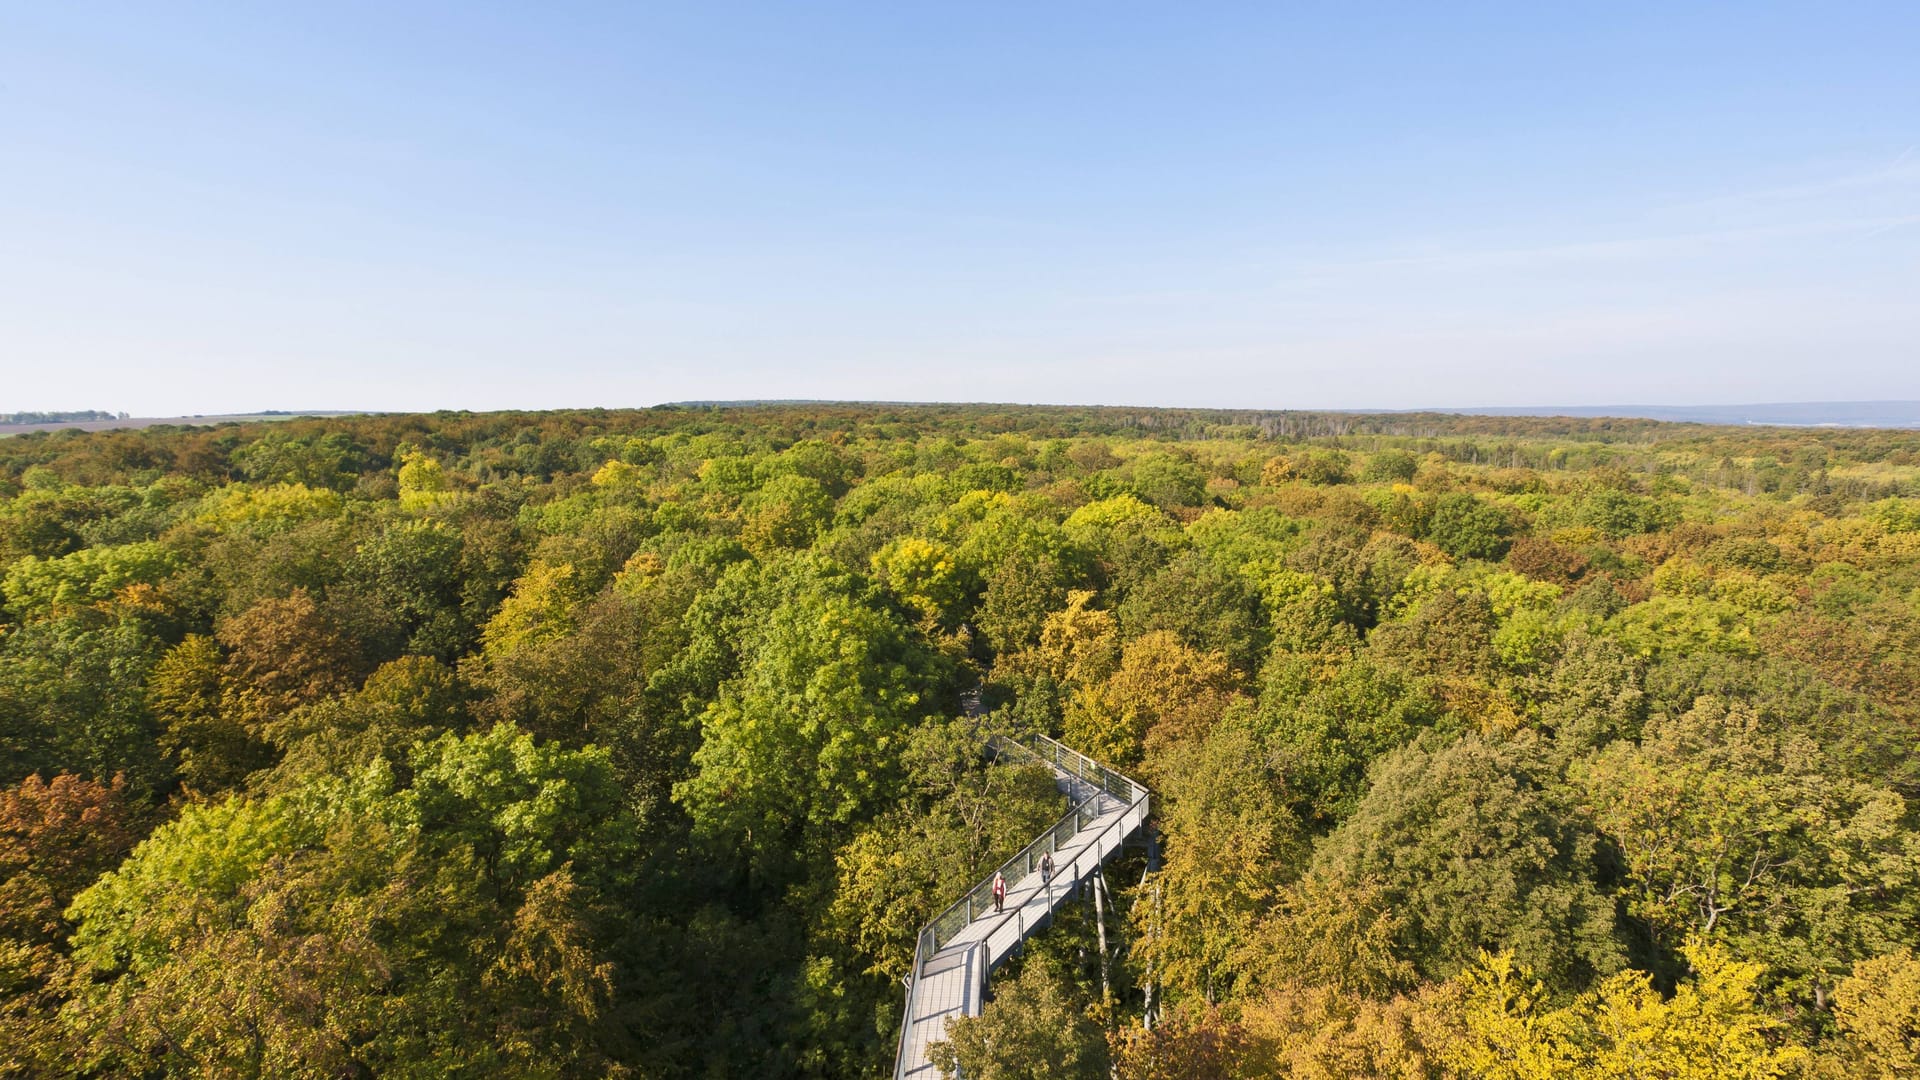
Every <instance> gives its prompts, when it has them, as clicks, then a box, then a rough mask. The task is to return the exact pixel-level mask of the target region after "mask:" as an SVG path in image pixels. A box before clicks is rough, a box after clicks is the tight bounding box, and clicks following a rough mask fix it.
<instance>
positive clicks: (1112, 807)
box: [893, 735, 1148, 1080]
mask: <svg viewBox="0 0 1920 1080" xmlns="http://www.w3.org/2000/svg"><path fill="white" fill-rule="evenodd" d="M987 749H988V752H990V753H992V754H993V755H994V756H995V757H996V758H999V759H1003V760H1027V761H1037V762H1040V763H1042V764H1044V765H1047V766H1048V767H1050V768H1051V769H1053V772H1054V776H1055V778H1056V780H1055V782H1056V783H1057V784H1058V785H1059V787H1060V790H1061V791H1063V792H1065V793H1066V795H1067V797H1068V799H1069V800H1070V801H1071V803H1072V807H1071V808H1070V809H1069V810H1068V811H1067V814H1066V816H1065V817H1063V818H1061V819H1060V821H1059V822H1058V823H1057V824H1055V825H1054V826H1053V827H1052V828H1050V829H1048V830H1047V831H1046V832H1044V833H1041V834H1040V836H1039V837H1038V838H1036V839H1035V840H1034V841H1033V842H1032V843H1030V844H1028V845H1027V846H1026V847H1025V848H1022V849H1021V850H1020V852H1019V854H1017V855H1015V856H1014V857H1013V858H1011V859H1008V860H1007V861H1006V862H1004V863H1002V864H1001V865H1000V866H999V867H998V869H997V871H996V872H998V873H1000V874H1004V875H1005V876H1006V882H1007V892H1006V901H1005V904H1004V905H1003V907H1002V910H1000V911H997V912H996V911H995V910H994V906H993V877H994V875H993V874H988V875H987V876H986V877H985V878H984V879H982V880H981V882H980V883H979V884H977V885H975V886H974V887H973V888H972V889H969V890H968V891H967V893H966V894H965V895H964V896H962V897H961V898H960V899H959V900H956V901H954V903H953V905H952V906H951V907H949V908H947V909H946V910H945V911H943V912H941V913H940V914H938V915H936V916H934V917H933V920H932V921H931V922H929V923H927V925H926V926H925V927H923V928H921V930H920V937H919V940H918V941H917V942H916V943H915V946H914V950H913V968H912V970H911V971H909V972H908V974H907V1009H906V1017H905V1019H904V1021H903V1022H902V1023H901V1025H900V1049H899V1054H898V1057H897V1058H896V1059H895V1064H894V1070H893V1075H894V1077H895V1080H938V1077H939V1076H940V1070H939V1069H938V1068H936V1067H935V1066H934V1065H933V1063H932V1062H931V1061H930V1060H929V1059H928V1056H927V1053H928V1049H929V1048H930V1047H931V1046H932V1045H933V1044H934V1043H936V1042H939V1041H941V1040H942V1039H945V1038H946V1033H947V1021H948V1020H950V1019H952V1018H953V1017H956V1016H978V1015H980V1008H981V1006H982V1005H983V1004H984V1003H985V998H986V990H987V976H988V974H989V973H990V972H992V971H993V969H994V968H995V967H996V966H998V965H999V963H1000V962H1001V961H1002V960H1004V959H1006V957H1007V954H1008V953H1010V952H1012V951H1013V949H1014V947H1015V946H1017V945H1019V944H1020V943H1021V942H1022V941H1024V940H1025V939H1026V937H1027V935H1028V934H1030V933H1032V932H1034V931H1035V930H1037V929H1039V928H1040V927H1042V926H1044V925H1045V924H1046V923H1047V922H1048V921H1049V920H1050V919H1051V917H1052V915H1053V912H1054V910H1055V909H1056V908H1057V907H1059V906H1060V905H1061V904H1062V903H1065V902H1066V901H1067V900H1068V899H1070V898H1071V897H1072V896H1073V895H1074V893H1075V892H1076V891H1077V890H1078V889H1079V887H1080V886H1081V885H1082V884H1084V883H1085V882H1086V881H1087V880H1088V879H1089V878H1091V877H1092V876H1093V874H1094V872H1095V871H1097V870H1098V869H1099V868H1100V864H1101V862H1102V861H1104V860H1105V859H1106V858H1107V857H1108V856H1109V855H1112V854H1113V853H1114V852H1116V851H1118V850H1120V848H1121V846H1122V845H1124V844H1125V843H1126V842H1127V840H1128V839H1129V838H1131V837H1132V836H1133V835H1134V834H1135V833H1137V832H1139V831H1140V829H1141V828H1142V827H1143V826H1144V825H1145V824H1146V820H1147V808H1148V806H1147V800H1148V792H1147V789H1146V788H1144V787H1141V786H1140V785H1139V784H1137V783H1135V782H1134V781H1132V780H1129V779H1127V778H1126V777H1124V776H1122V775H1120V774H1119V773H1117V772H1114V771H1113V770H1112V769H1109V768H1107V767H1106V766H1104V765H1101V764H1100V763H1099V762H1097V761H1094V760H1093V759H1092V758H1089V757H1087V756H1086V755H1085V754H1082V753H1079V752H1078V751H1075V750H1070V749H1068V748H1067V747H1065V746H1062V745H1060V744H1059V743H1057V742H1055V741H1053V740H1052V739H1049V738H1047V737H1045V736H1034V737H1033V738H1031V739H1029V740H1026V741H1016V740H1014V739H1010V738H1007V737H1005V736H1000V735H996V736H994V737H993V738H992V739H989V740H988V743H987ZM1047 855H1052V856H1053V876H1052V877H1051V878H1050V879H1048V880H1045V881H1043V880H1041V877H1042V875H1041V872H1040V865H1041V860H1042V858H1044V857H1045V856H1047Z"/></svg>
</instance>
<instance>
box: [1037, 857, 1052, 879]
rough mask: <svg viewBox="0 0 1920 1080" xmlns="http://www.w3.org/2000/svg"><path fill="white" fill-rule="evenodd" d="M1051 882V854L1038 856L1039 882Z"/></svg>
mask: <svg viewBox="0 0 1920 1080" xmlns="http://www.w3.org/2000/svg"><path fill="white" fill-rule="evenodd" d="M1052 880H1053V852H1051V851H1049V852H1047V853H1046V854H1045V855H1042V856H1040V882H1041V884H1043V885H1044V884H1046V883H1048V882H1050V881H1052Z"/></svg>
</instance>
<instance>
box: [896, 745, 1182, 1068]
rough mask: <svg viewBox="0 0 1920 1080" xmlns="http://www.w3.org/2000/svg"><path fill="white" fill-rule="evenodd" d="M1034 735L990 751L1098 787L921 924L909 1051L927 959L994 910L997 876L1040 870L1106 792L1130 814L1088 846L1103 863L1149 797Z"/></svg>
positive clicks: (904, 1024) (1076, 864)
mask: <svg viewBox="0 0 1920 1080" xmlns="http://www.w3.org/2000/svg"><path fill="white" fill-rule="evenodd" d="M1032 739H1033V741H1034V744H1035V745H1031V746H1030V745H1027V744H1026V743H1023V742H1021V741H1019V740H1016V739H1012V738H1008V737H1007V736H1004V735H995V736H993V737H992V738H990V739H988V740H987V750H988V752H989V753H991V754H992V755H993V756H994V757H995V759H996V760H997V759H999V758H1001V757H1003V756H1005V757H1015V758H1025V759H1028V760H1031V761H1035V762H1038V763H1040V764H1044V765H1048V766H1050V767H1052V768H1053V769H1055V770H1056V771H1058V772H1061V773H1064V774H1066V775H1067V776H1070V777H1073V778H1074V779H1076V780H1079V781H1081V782H1082V783H1084V784H1086V785H1088V786H1090V787H1091V788H1092V789H1093V791H1092V793H1091V794H1087V795H1086V796H1085V797H1084V798H1079V799H1076V800H1074V801H1073V804H1072V807H1071V808H1070V809H1069V810H1068V811H1067V812H1066V814H1065V815H1064V816H1063V817H1061V818H1060V820H1059V821H1057V822H1055V823H1054V825H1053V827H1051V828H1049V829H1048V830H1047V831H1045V832H1043V833H1041V834H1040V835H1039V836H1038V837H1036V838H1035V839H1034V840H1033V842H1031V843H1029V844H1028V845H1027V846H1026V847H1024V848H1021V849H1020V851H1019V852H1017V853H1016V854H1015V855H1014V856H1013V857H1012V858H1010V859H1008V860H1007V861H1005V862H1003V863H1001V864H1000V865H999V866H998V867H996V868H995V869H994V871H993V872H992V873H989V874H988V875H987V876H986V877H985V878H983V879H981V881H980V883H979V884H978V885H975V886H974V887H973V888H971V889H969V890H967V892H966V894H965V895H963V896H961V898H960V899H958V900H956V901H954V902H953V903H952V904H949V905H948V906H947V908H946V910H944V911H942V912H941V913H940V914H938V915H935V916H934V917H933V918H932V919H930V920H928V921H927V924H926V925H925V926H923V927H921V928H920V933H919V936H918V938H917V939H916V940H915V942H914V950H913V966H912V967H911V968H909V969H908V971H907V978H906V985H907V1003H906V1012H905V1014H904V1015H903V1016H902V1017H901V1022H900V1045H901V1048H902V1050H903V1051H904V1049H905V1046H906V1039H907V1032H908V1029H909V1028H910V1027H911V1026H912V1024H913V989H914V984H915V983H916V982H917V981H918V980H919V977H920V966H921V964H922V963H924V962H925V959H926V958H927V957H930V956H932V955H933V954H935V953H937V952H939V951H940V950H941V949H942V948H944V947H945V946H946V945H947V943H948V942H950V941H952V940H953V939H954V938H955V937H957V936H959V934H960V932H961V931H963V930H965V929H966V928H967V927H969V926H971V925H973V922H974V919H975V918H976V917H978V916H980V915H983V914H986V913H988V912H991V911H992V910H993V879H994V877H995V876H997V875H1004V876H1005V878H1006V880H1007V881H1009V882H1015V881H1019V880H1021V879H1023V878H1025V877H1026V876H1027V875H1029V874H1031V873H1033V871H1034V868H1035V867H1037V866H1039V865H1040V860H1041V859H1042V858H1043V857H1045V856H1047V855H1050V854H1052V853H1053V852H1056V851H1059V850H1060V849H1061V847H1062V846H1063V845H1065V844H1067V843H1068V842H1069V841H1071V840H1072V839H1073V838H1074V837H1075V836H1077V835H1078V834H1079V833H1080V831H1081V830H1082V829H1085V828H1086V827H1087V826H1088V825H1090V824H1092V823H1093V822H1094V821H1096V820H1098V819H1099V818H1100V816H1101V815H1100V811H1099V809H1098V803H1099V801H1100V798H1101V796H1102V795H1105V796H1110V797H1112V798H1115V799H1119V800H1121V801H1122V802H1124V803H1125V804H1126V809H1127V811H1129V813H1123V814H1121V815H1120V817H1118V818H1115V819H1114V820H1113V821H1112V822H1110V823H1108V825H1107V827H1106V828H1105V829H1102V830H1101V832H1100V835H1099V836H1096V837H1094V839H1093V841H1092V842H1091V843H1090V844H1089V845H1087V846H1088V847H1090V848H1092V849H1094V861H1095V862H1096V863H1098V862H1099V861H1100V854H1099V851H1098V848H1099V846H1100V844H1101V842H1102V841H1104V840H1105V839H1106V836H1107V834H1108V833H1110V832H1112V831H1113V830H1114V829H1115V828H1118V827H1120V826H1121V825H1122V824H1124V823H1125V822H1126V820H1127V818H1128V817H1129V816H1130V812H1131V811H1132V810H1134V809H1135V808H1137V807H1139V806H1141V804H1143V803H1145V802H1146V800H1147V798H1148V792H1147V789H1146V788H1144V787H1141V786H1140V785H1139V784H1136V783H1134V782H1133V781H1132V780H1129V779H1128V778H1126V777H1125V776H1122V775H1120V774H1119V773H1117V772H1114V771H1113V770H1112V769H1109V768H1107V767H1106V766H1105V765H1102V764H1100V763H1099V762H1097V761H1095V760H1093V759H1092V758H1090V757H1088V756H1087V755H1085V754H1082V753H1080V752H1079V751H1078V750H1074V749H1071V748H1069V747H1066V746H1063V745H1061V744H1060V743H1058V742H1055V741H1054V740H1052V739H1049V738H1047V737H1046V736H1045V735H1035V736H1032ZM1076 794H1078V793H1076ZM1080 873H1081V868H1080V860H1079V858H1078V857H1076V858H1075V859H1074V860H1073V862H1072V863H1071V864H1070V865H1069V866H1067V867H1062V868H1058V869H1056V870H1055V873H1054V880H1055V881H1058V880H1062V879H1064V880H1066V881H1070V882H1071V881H1077V880H1078V879H1079V876H1080ZM1048 891H1049V895H1051V892H1052V890H1051V888H1049V890H1048ZM1049 907H1051V903H1049ZM1017 917H1019V911H1018V909H1017V908H1016V910H1015V911H1013V912H1007V913H1004V915H1003V917H1002V919H1001V920H1000V924H999V925H1005V923H1006V921H1007V920H1008V919H1013V918H1017ZM998 928H999V927H998V926H996V927H995V930H998ZM1020 929H1021V936H1022V937H1024V936H1025V932H1026V926H1025V924H1024V922H1023V923H1022V924H1021V927H1020ZM993 933H994V931H989V932H988V935H987V936H988V937H989V938H990V937H991V936H992V934H993ZM904 1065H905V1054H904V1053H900V1054H898V1055H896V1057H895V1060H894V1075H895V1077H896V1078H897V1077H899V1076H901V1075H902V1072H901V1070H902V1068H903V1066H904Z"/></svg>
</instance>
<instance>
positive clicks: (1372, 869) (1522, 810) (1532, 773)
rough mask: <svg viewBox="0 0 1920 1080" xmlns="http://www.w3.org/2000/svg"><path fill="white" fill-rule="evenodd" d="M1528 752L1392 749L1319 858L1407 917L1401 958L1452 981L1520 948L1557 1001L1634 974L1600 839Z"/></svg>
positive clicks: (1492, 747) (1331, 872) (1489, 746)
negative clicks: (1603, 878) (1601, 872)
mask: <svg viewBox="0 0 1920 1080" xmlns="http://www.w3.org/2000/svg"><path fill="white" fill-rule="evenodd" d="M1541 768H1542V763H1541V762H1540V760H1539V756H1538V753H1537V751H1535V750H1533V749H1531V748H1530V747H1529V746H1528V745H1526V744H1525V743H1524V742H1523V743H1519V744H1514V743H1501V742H1495V741H1492V740H1489V739H1487V738H1485V737H1483V736H1479V735H1474V734H1469V735H1465V736H1462V737H1461V738H1460V739H1459V740H1457V741H1456V742H1454V743H1453V744H1452V745H1450V746H1447V747H1445V748H1443V749H1439V750H1429V749H1426V748H1423V747H1421V746H1419V745H1418V744H1415V745H1412V746H1407V747H1403V748H1401V749H1399V750H1395V751H1392V752H1390V753H1388V754H1387V755H1386V756H1384V757H1383V758H1381V759H1380V761H1379V762H1378V763H1377V764H1376V765H1375V766H1374V768H1373V770H1372V771H1371V772H1370V774H1369V784H1368V788H1367V793H1366V795H1365V796H1364V797H1363V798H1362V799H1361V800H1360V802H1359V804H1358V805H1357V806H1356V807H1355V808H1354V811H1353V813H1352V815H1351V816H1349V817H1348V818H1347V820H1346V821H1345V822H1344V823H1342V824H1341V826H1340V827H1339V828H1338V829H1336V830H1334V832H1333V833H1332V834H1331V835H1329V836H1328V837H1327V839H1326V841H1325V842H1324V843H1322V844H1321V845H1320V846H1319V847H1318V848H1317V849H1316V850H1315V852H1314V863H1313V865H1314V868H1315V870H1316V872H1318V873H1320V874H1322V875H1324V876H1326V877H1329V878H1332V879H1334V880H1338V881H1342V882H1346V883H1348V884H1350V885H1354V884H1357V883H1359V882H1363V881H1373V882H1377V883H1378V885H1379V887H1380V889H1381V890H1382V892H1383V894H1384V896H1385V897H1386V898H1387V900H1388V902H1389V903H1390V904H1391V905H1392V906H1393V908H1394V910H1395V911H1396V912H1397V913H1399V914H1400V916H1401V917H1402V918H1403V919H1404V924H1403V929H1402V931H1401V933H1400V935H1399V937H1398V941H1397V945H1398V951H1399V954H1400V955H1402V956H1404V957H1406V958H1407V959H1408V960H1409V961H1411V962H1412V963H1413V964H1414V965H1415V967H1416V968H1418V970H1419V971H1420V973H1421V975H1422V976H1424V977H1426V978H1445V977H1447V976H1449V975H1452V974H1454V973H1456V972H1459V971H1461V970H1463V969H1465V968H1466V967H1468V966H1469V965H1471V964H1472V963H1473V960H1474V958H1475V957H1476V956H1477V955H1478V954H1479V951H1480V950H1482V949H1487V948H1499V949H1510V950H1512V951H1513V952H1514V954H1515V955H1516V956H1518V957H1521V958H1524V962H1526V963H1527V964H1528V966H1529V967H1532V968H1534V969H1535V970H1537V971H1541V972H1543V973H1545V975H1546V978H1547V980H1548V983H1549V985H1551V986H1552V987H1554V988H1555V990H1557V991H1567V990H1574V989H1578V988H1580V987H1582V986H1584V985H1586V984H1587V983H1588V982H1589V981H1590V980H1592V979H1594V978H1596V977H1599V976H1605V975H1608V974H1611V973H1612V972H1614V971H1617V970H1619V968H1620V967H1621V966H1622V965H1623V963H1624V956H1623V954H1622V950H1621V947H1620V944H1619V942H1618V941H1617V940H1616V938H1615V933H1614V919H1613V903H1612V900H1611V899H1610V898H1609V897H1608V896H1607V895H1606V894H1604V893H1603V892H1602V891H1601V890H1600V888H1599V887H1598V884H1597V883H1596V880H1595V873H1596V869H1597V866H1596V862H1595V840H1596V838H1595V836H1594V835H1593V833H1592V832H1591V831H1589V829H1588V828H1587V827H1585V825H1584V823H1583V822H1582V821H1581V819H1580V816H1579V814H1578V812H1577V811H1576V810H1575V808H1574V807H1573V806H1572V805H1571V800H1569V799H1567V798H1565V797H1564V796H1563V795H1561V794H1560V793H1558V792H1556V791H1554V790H1553V789H1550V788H1548V787H1546V786H1545V785H1544V784H1543V783H1542V780H1543V779H1545V777H1543V776H1541V775H1540V772H1541Z"/></svg>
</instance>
